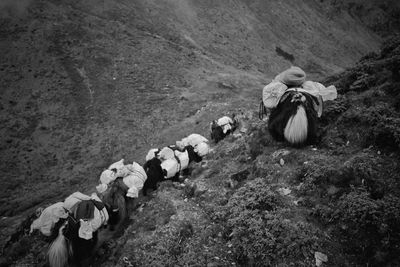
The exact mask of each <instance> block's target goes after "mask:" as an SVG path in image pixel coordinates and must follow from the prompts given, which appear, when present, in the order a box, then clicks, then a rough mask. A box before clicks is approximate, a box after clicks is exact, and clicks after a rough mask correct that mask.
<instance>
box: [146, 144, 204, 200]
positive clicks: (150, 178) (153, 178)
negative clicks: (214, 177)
mask: <svg viewBox="0 0 400 267" xmlns="http://www.w3.org/2000/svg"><path fill="white" fill-rule="evenodd" d="M171 149H173V150H178V149H177V148H171ZM185 150H186V151H187V152H188V156H189V163H191V162H200V161H202V160H203V158H202V157H200V156H199V155H198V154H197V153H196V152H194V148H193V147H192V146H190V145H189V146H186V147H185V148H184V150H183V151H185ZM179 151H181V152H183V151H182V150H179ZM143 169H144V171H145V172H146V175H147V180H146V181H145V182H144V185H143V190H142V191H143V195H144V196H146V195H147V191H148V189H152V190H157V185H158V183H159V182H162V181H165V180H166V179H165V178H164V177H165V176H166V173H165V171H164V170H163V169H162V168H161V160H160V159H158V158H152V159H151V160H149V161H147V162H146V163H145V164H144V165H143ZM183 171H187V169H186V170H183ZM168 180H172V181H179V172H178V173H177V174H176V175H175V176H174V177H172V178H170V179H168Z"/></svg>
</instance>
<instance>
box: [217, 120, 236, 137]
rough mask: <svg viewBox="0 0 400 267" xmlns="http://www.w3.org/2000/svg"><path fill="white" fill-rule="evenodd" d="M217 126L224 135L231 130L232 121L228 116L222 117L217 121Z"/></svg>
mask: <svg viewBox="0 0 400 267" xmlns="http://www.w3.org/2000/svg"><path fill="white" fill-rule="evenodd" d="M217 124H218V126H221V127H222V132H223V133H224V134H226V133H227V132H228V131H229V130H231V129H232V125H233V120H232V119H231V118H229V117H228V116H223V117H222V118H219V119H218V121H217Z"/></svg>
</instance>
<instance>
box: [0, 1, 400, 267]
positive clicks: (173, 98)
mask: <svg viewBox="0 0 400 267" xmlns="http://www.w3.org/2000/svg"><path fill="white" fill-rule="evenodd" d="M342 2H343V3H342ZM378 2H379V4H378ZM398 7H399V3H398V2H397V1H383V2H382V1H350V2H348V1H314V0H308V1H302V2H301V3H300V2H299V1H294V0H293V1H268V3H267V2H265V1H244V0H243V1H223V2H220V1H218V2H217V1H179V0H165V1H111V0H104V1H102V2H100V3H99V2H98V1H78V0H76V1H68V2H66V1H57V0H53V1H50V0H34V1H28V0H25V1H20V2H19V5H16V4H15V3H14V2H13V1H2V2H1V4H0V8H1V12H0V15H1V19H0V44H1V48H2V49H1V50H0V53H1V56H0V72H1V76H0V77H1V78H0V79H1V82H0V90H1V96H0V120H1V124H2V125H3V127H2V129H1V130H0V133H1V134H0V135H1V140H0V149H1V154H0V157H1V160H0V166H1V167H0V172H1V177H2V178H1V179H0V185H1V188H2V190H1V192H0V200H1V202H0V215H1V216H3V217H2V219H1V221H0V225H1V229H2V231H1V236H2V237H4V238H1V240H2V241H1V242H0V244H1V245H2V246H3V245H4V242H5V241H6V240H7V238H6V237H8V236H9V235H10V233H12V232H14V230H15V228H16V226H17V225H18V223H19V222H20V221H21V220H22V219H23V218H24V217H25V216H26V214H30V213H32V211H33V210H34V209H35V208H36V207H38V206H43V205H46V204H48V203H52V202H55V201H56V200H59V199H62V198H63V197H65V196H67V195H69V194H70V193H71V192H74V191H76V190H79V191H83V192H89V191H92V190H93V185H94V184H96V183H97V179H98V176H99V174H100V172H101V170H102V169H103V168H105V167H107V166H108V165H109V164H110V163H112V162H114V161H116V160H119V159H120V158H125V159H126V160H127V161H131V160H135V161H138V162H139V163H143V161H144V155H145V153H146V152H147V150H148V149H149V148H151V147H158V146H162V145H167V144H171V143H174V142H175V140H178V139H180V138H182V137H183V136H185V135H187V134H189V133H191V132H198V133H200V134H204V135H207V133H208V123H209V121H210V120H211V119H214V118H216V117H218V116H220V115H222V114H226V113H230V112H236V113H241V112H244V115H243V116H244V118H245V119H244V122H245V124H252V123H255V120H256V119H255V116H253V113H252V111H254V110H256V108H257V105H258V101H259V95H260V91H261V88H262V87H263V85H265V84H266V83H267V82H268V81H269V79H270V78H271V77H273V75H275V74H276V73H277V72H279V71H281V70H282V69H284V68H286V67H288V66H290V65H291V64H295V65H299V66H301V67H302V68H303V69H304V70H305V71H306V72H307V74H309V76H310V77H311V78H312V79H321V78H324V77H326V76H328V75H330V74H332V73H337V72H340V71H342V70H344V69H345V68H346V67H349V66H350V65H352V64H353V63H354V62H355V61H356V60H358V59H359V58H360V57H361V56H362V55H364V54H366V53H368V52H370V51H376V50H377V48H378V47H379V45H380V43H381V42H382V39H381V38H382V36H385V35H388V33H390V32H393V31H395V29H398V27H396V26H397V25H399V24H398V23H399V22H398V16H397V14H398V10H399V9H398ZM330 82H334V80H331V81H330ZM341 105H344V104H341ZM377 129H380V128H379V127H378V126H377ZM331 131H334V130H331ZM327 136H328V137H327V138H331V136H334V135H327ZM334 137H335V138H334V141H335V142H334V143H333V144H334V147H335V145H338V144H337V142H339V141H338V140H341V139H340V138H342V140H345V138H344V137H343V136H341V135H339V137H337V136H334ZM332 138H333V137H332ZM338 138H339V139H338ZM374 140H380V138H375V139H374ZM231 141H232V146H235V147H236V146H237V148H235V149H238V150H240V148H241V146H245V145H246V142H245V140H242V141H238V142H236V141H235V142H234V141H233V140H231ZM339 144H340V142H339ZM277 146H279V145H277ZM220 149H221V150H222V151H224V149H229V147H228V148H227V147H223V145H221V146H220V147H217V148H216V150H220ZM268 149H270V150H268V151H271V152H272V151H275V150H276V149H277V147H274V146H272V147H270V148H268ZM218 153H219V152H218ZM243 153H244V154H243V155H242V158H243V159H241V160H243V161H244V162H245V163H246V164H247V163H248V162H247V161H248V159H247V156H248V155H246V153H247V152H243ZM299 153H300V152H299ZM301 153H302V152H301ZM304 153H306V155H308V154H307V151H306V152H304ZM218 155H219V156H218ZM226 155H229V153H228V150H227V152H226ZM213 157H214V156H211V158H210V159H209V164H210V165H211V166H212V164H219V163H218V161H216V160H215V158H213ZM216 157H221V158H223V157H222V154H217V156H216ZM223 160H224V161H227V162H231V159H229V158H227V157H224V159H223ZM327 160H328V161H329V158H328V159H327ZM340 160H342V158H340V157H339V159H338V161H340ZM239 162H240V161H239ZM230 164H233V166H230V167H229V168H227V169H228V170H229V171H228V175H229V173H230V172H231V173H234V172H235V171H240V170H241V167H242V166H241V165H240V164H239V165H237V166H236V163H230ZM296 164H297V163H296ZM215 166H221V165H215ZM286 166H287V168H288V170H291V171H293V170H292V169H291V168H292V167H293V166H291V165H286ZM200 169H201V168H200ZM210 170H213V169H212V168H211V169H210ZM198 175H199V176H200V178H199V179H198V177H197V176H196V175H193V178H195V179H196V180H198V181H202V180H201V177H203V176H204V177H203V178H204V179H206V178H207V177H209V176H213V171H205V172H204V173H203V174H201V173H200V174H198ZM202 175H203V176H202ZM196 177H197V178H196ZM213 177H214V176H213ZM274 179H275V178H274ZM216 181H217V180H216ZM221 183H222V182H221ZM203 184H204V186H205V187H207V189H209V190H212V186H213V183H211V182H210V181H209V180H204V182H203ZM216 186H217V185H216ZM217 188H219V187H217ZM218 190H219V189H218ZM159 194H160V195H159V196H158V195H157V198H155V199H152V200H150V201H149V202H146V203H148V204H146V205H150V206H151V207H155V208H154V209H150V211H146V210H145V209H144V210H143V212H145V213H146V212H148V213H146V214H144V216H142V215H140V214H137V215H138V216H137V218H138V219H143V220H150V221H151V220H153V217H152V216H157V214H158V213H161V214H163V212H164V213H165V217H168V218H169V216H170V215H171V211H170V209H176V207H177V206H179V205H181V204H182V205H183V207H185V208H186V207H187V209H188V210H179V209H178V213H177V214H176V215H174V216H175V217H176V218H178V219H179V218H192V217H191V216H195V217H193V218H192V220H190V221H191V223H193V221H196V220H197V221H198V225H192V227H193V228H194V229H195V230H198V228H199V227H197V226H199V225H200V226H204V224H207V223H208V221H207V220H209V219H208V217H207V216H209V215H207V216H206V215H204V216H202V215H201V213H202V212H204V211H203V210H202V209H200V208H199V207H200V204H201V203H200V204H199V207H198V206H197V205H195V203H191V202H189V204H188V203H187V202H184V201H183V198H181V191H179V189H174V188H173V187H167V189H165V190H160V193H159ZM163 199H172V201H173V203H172V204H171V205H170V204H165V207H164V206H163V205H159V204H160V203H162V202H163V201H162V200H163ZM213 199H214V198H213ZM217 199H218V198H216V199H214V201H217ZM221 201H225V200H221ZM167 203H169V202H167ZM210 203H211V204H215V203H214V202H213V201H211V202H210ZM152 205H153V206H152ZM158 209H161V210H160V211H158ZM180 212H181V213H180ZM198 214H200V215H198ZM299 216H301V215H299ZM160 217H161V218H164V216H160ZM159 220H160V221H156V223H155V226H158V224H162V223H166V222H167V221H168V220H169V219H168V220H167V221H163V219H159ZM133 222H135V220H133ZM172 222H173V221H172ZM176 222H177V223H178V222H180V221H179V220H177V221H176ZM136 223H137V224H136V225H139V226H140V225H143V224H144V223H142V224H141V222H140V221H136ZM172 226H173V225H172ZM175 226H176V227H178V226H179V225H178V224H177V225H175ZM132 227H135V224H133V226H132ZM179 227H180V226H179ZM179 227H178V228H177V229H179ZM216 227H218V226H216ZM139 228H140V227H139ZM189 228H190V227H189ZM155 229H156V231H155V232H154V233H153V234H154V236H160V235H162V233H159V232H158V231H168V229H170V228H163V227H161V228H157V227H156V228H150V230H152V231H154V230H155ZM171 229H172V228H171ZM132 231H134V230H132ZM171 231H172V230H171ZM204 231H211V232H210V234H212V235H214V234H216V241H215V242H222V243H224V246H225V245H227V246H228V245H229V243H226V242H225V240H224V239H223V237H224V236H223V233H221V235H222V236H219V232H220V231H219V230H215V231H217V232H216V233H214V230H209V229H208V230H207V229H204ZM207 233H208V232H207ZM164 234H165V235H168V234H174V233H173V232H170V233H167V232H165V233H164ZM204 236H207V235H206V234H204V235H201V234H200V235H199V236H198V237H199V238H200V237H201V238H203V237H204ZM134 237H135V239H131V238H132V236H129V235H127V236H124V237H123V238H122V239H120V240H118V241H117V242H121V243H122V244H125V243H124V242H128V243H132V242H142V241H140V239H139V241H133V240H136V236H134ZM146 238H149V237H146ZM126 240H128V241H126ZM129 240H131V241H129ZM148 241H149V242H151V239H149V240H148ZM178 241H179V240H178ZM179 242H180V243H182V242H184V241H179ZM199 242H200V241H199ZM210 242H211V241H210ZM134 245H135V244H134V243H132V246H134ZM161 245H162V244H161ZM161 245H160V246H161ZM190 245H191V246H193V248H196V246H197V244H196V243H195V242H191V243H190ZM171 246H172V245H171ZM127 249H130V247H129V246H127ZM119 250H120V249H118V251H119ZM210 250H212V249H211V248H210ZM191 251H192V250H191ZM228 251H229V250H225V249H224V248H223V247H220V250H217V249H216V250H215V251H213V253H214V254H215V255H214V254H212V257H218V258H221V255H222V254H223V253H225V252H226V253H228ZM192 252H193V251H192ZM121 253H122V252H117V255H115V260H118V259H119V256H121V255H122V254H121ZM218 253H222V254H218ZM22 254H24V253H22ZM138 255H141V254H140V251H138ZM150 256H151V255H150ZM228 256H229V255H228ZM205 257H206V258H207V262H209V260H208V259H209V256H208V255H206V256H205ZM210 257H211V255H210ZM229 257H231V258H230V260H231V261H233V262H235V261H236V259H234V258H232V257H233V256H229ZM229 257H228V258H229ZM14 258H15V257H14ZM141 260H142V261H145V258H144V257H143V258H142V259H138V260H137V261H138V262H139V261H141ZM111 261H112V260H111ZM160 262H162V261H161V260H160ZM113 264H115V262H113V263H110V265H113ZM138 264H139V263H138ZM139 265H140V264H139Z"/></svg>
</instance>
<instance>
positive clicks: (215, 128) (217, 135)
mask: <svg viewBox="0 0 400 267" xmlns="http://www.w3.org/2000/svg"><path fill="white" fill-rule="evenodd" d="M237 127H238V121H237V120H236V119H235V114H233V116H232V118H230V117H228V116H224V117H222V118H219V119H218V120H214V121H213V122H212V123H211V140H214V142H215V143H218V142H219V141H221V140H222V139H224V138H225V137H226V136H227V135H229V134H231V133H233V132H234V131H235V130H236V128H237Z"/></svg>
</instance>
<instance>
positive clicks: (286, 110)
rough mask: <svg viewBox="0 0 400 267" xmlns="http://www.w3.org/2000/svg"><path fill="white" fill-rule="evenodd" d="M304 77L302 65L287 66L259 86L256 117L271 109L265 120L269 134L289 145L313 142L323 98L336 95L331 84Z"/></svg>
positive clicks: (324, 99) (325, 99) (330, 98)
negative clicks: (259, 95)
mask: <svg viewBox="0 0 400 267" xmlns="http://www.w3.org/2000/svg"><path fill="white" fill-rule="evenodd" d="M305 78H306V74H305V72H304V71H303V70H302V69H300V68H299V67H291V68H289V69H287V70H285V71H283V72H282V73H280V74H278V75H277V76H276V77H275V78H274V79H273V80H272V82H270V83H269V84H268V85H266V86H265V87H264V88H263V99H262V105H263V107H262V108H260V114H259V115H260V119H262V115H263V113H264V112H265V111H266V109H271V113H270V116H269V120H268V130H269V132H270V134H271V136H272V137H273V138H274V139H275V140H277V141H287V142H288V143H289V144H290V145H292V146H303V145H309V144H314V143H315V142H316V139H317V123H318V118H319V117H320V116H321V115H322V108H323V101H328V100H333V99H335V98H336V97H337V91H336V88H335V86H329V87H325V86H324V85H322V84H320V83H318V82H313V81H306V80H305ZM260 106H261V105H260Z"/></svg>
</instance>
